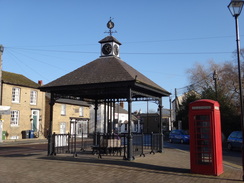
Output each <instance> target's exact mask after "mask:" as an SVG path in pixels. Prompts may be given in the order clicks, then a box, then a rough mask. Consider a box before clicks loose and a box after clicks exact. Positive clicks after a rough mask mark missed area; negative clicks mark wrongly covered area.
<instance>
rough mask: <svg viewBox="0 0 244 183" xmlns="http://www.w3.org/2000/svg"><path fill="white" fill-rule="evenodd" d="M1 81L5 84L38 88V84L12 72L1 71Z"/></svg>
mask: <svg viewBox="0 0 244 183" xmlns="http://www.w3.org/2000/svg"><path fill="white" fill-rule="evenodd" d="M2 82H3V83H6V84H12V85H18V86H25V87H30V88H38V87H40V85H38V84H37V83H35V82H34V81H32V80H30V79H29V78H27V77H25V76H23V75H21V74H16V73H12V72H7V71H2Z"/></svg>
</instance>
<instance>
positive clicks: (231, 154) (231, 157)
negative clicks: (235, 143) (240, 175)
mask: <svg viewBox="0 0 244 183" xmlns="http://www.w3.org/2000/svg"><path fill="white" fill-rule="evenodd" d="M164 147H165V148H176V149H180V150H183V151H188V152H189V151H190V146H189V144H177V143H169V142H165V143H164ZM223 160H224V161H226V162H229V163H233V164H235V165H239V166H242V153H241V151H228V150H227V149H226V148H223Z"/></svg>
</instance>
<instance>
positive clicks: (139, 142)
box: [50, 133, 162, 159]
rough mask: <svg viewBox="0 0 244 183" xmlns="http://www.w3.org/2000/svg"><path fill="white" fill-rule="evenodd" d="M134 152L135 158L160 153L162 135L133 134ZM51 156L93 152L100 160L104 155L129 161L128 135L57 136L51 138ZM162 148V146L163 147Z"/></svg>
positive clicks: (54, 134)
mask: <svg viewBox="0 0 244 183" xmlns="http://www.w3.org/2000/svg"><path fill="white" fill-rule="evenodd" d="M132 139H133V140H132V142H133V143H132V150H133V154H132V156H133V158H135V157H136V156H145V154H147V153H153V154H154V153H155V152H159V151H160V143H162V134H158V133H157V134H156V133H151V134H143V133H134V134H132ZM50 142H51V147H52V148H51V149H52V150H51V154H53V155H56V154H65V153H70V154H73V155H74V156H77V153H80V152H83V151H91V152H92V154H94V155H95V154H98V157H99V158H102V156H103V155H110V156H121V157H123V159H127V144H128V134H127V133H123V134H115V133H112V134H108V133H107V134H103V133H96V134H92V135H91V134H90V135H87V134H85V135H84V134H82V135H81V136H77V135H75V134H73V135H71V134H69V133H68V134H56V133H53V135H52V137H51V141H50ZM161 147H162V145H161Z"/></svg>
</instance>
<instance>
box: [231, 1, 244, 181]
mask: <svg viewBox="0 0 244 183" xmlns="http://www.w3.org/2000/svg"><path fill="white" fill-rule="evenodd" d="M243 4H244V1H242V0H232V1H231V2H230V4H229V5H228V8H229V10H230V12H231V14H232V15H233V17H235V25H236V46H237V61H238V79H239V93H240V108H241V129H242V136H243V137H244V124H243V122H244V116H243V114H244V113H243V95H242V79H241V76H242V74H241V63H240V37H239V26H238V16H239V15H240V14H241V10H242V7H243ZM242 170H243V174H242V180H243V181H244V142H243V141H242Z"/></svg>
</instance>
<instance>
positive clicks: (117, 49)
mask: <svg viewBox="0 0 244 183" xmlns="http://www.w3.org/2000/svg"><path fill="white" fill-rule="evenodd" d="M114 54H115V55H118V54H119V47H118V45H117V44H116V45H114Z"/></svg>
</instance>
